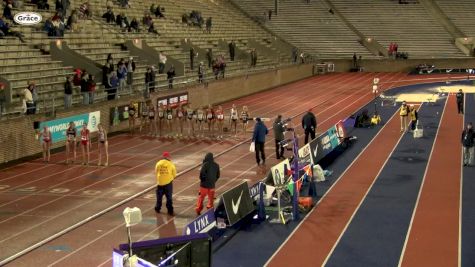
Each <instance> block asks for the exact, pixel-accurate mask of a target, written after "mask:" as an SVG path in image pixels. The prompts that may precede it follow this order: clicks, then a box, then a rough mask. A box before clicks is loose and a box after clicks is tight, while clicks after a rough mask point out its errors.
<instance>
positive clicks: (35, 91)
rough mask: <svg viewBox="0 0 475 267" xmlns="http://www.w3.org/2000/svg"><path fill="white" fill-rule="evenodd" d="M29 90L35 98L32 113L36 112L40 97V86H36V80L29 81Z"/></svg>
mask: <svg viewBox="0 0 475 267" xmlns="http://www.w3.org/2000/svg"><path fill="white" fill-rule="evenodd" d="M28 90H30V92H31V98H32V99H33V108H32V109H31V112H32V113H31V114H36V110H37V109H36V107H37V105H38V101H39V100H40V97H39V96H38V88H37V87H36V84H35V82H32V81H30V82H28Z"/></svg>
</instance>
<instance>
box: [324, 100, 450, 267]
mask: <svg viewBox="0 0 475 267" xmlns="http://www.w3.org/2000/svg"><path fill="white" fill-rule="evenodd" d="M444 106H445V98H444V99H441V100H439V101H438V103H436V104H435V105H427V104H424V105H423V106H422V107H421V109H420V111H419V119H420V122H421V123H422V124H423V125H424V138H420V139H414V138H413V137H412V134H405V136H403V138H402V139H401V141H400V143H399V144H398V145H397V147H396V149H395V151H394V152H393V154H392V155H391V157H390V158H389V160H388V162H387V164H386V165H385V166H384V168H383V170H382V171H381V173H380V175H379V177H378V178H377V180H376V182H375V183H374V185H373V187H372V188H371V189H370V192H369V193H368V195H367V197H366V199H365V200H364V202H363V203H362V205H361V207H360V208H359V210H358V211H357V213H356V214H355V216H354V218H353V220H352V221H351V223H350V225H349V226H348V228H347V230H346V232H345V233H344V235H343V236H342V238H341V240H340V242H339V243H338V244H337V246H336V247H335V250H334V251H333V254H332V255H331V256H330V258H329V260H328V262H327V265H326V266H353V267H354V266H365V267H368V266H385V267H391V266H397V265H398V262H399V257H400V254H401V251H402V247H403V245H404V240H405V237H406V233H407V230H408V227H409V223H410V220H411V216H412V212H413V210H414V207H415V204H416V199H417V195H418V192H419V188H420V186H421V182H422V179H423V176H424V173H425V169H426V166H427V164H428V159H429V155H430V152H431V149H432V146H433V144H434V141H435V135H436V132H437V128H438V126H439V122H440V119H441V114H442V110H443V108H444ZM437 112H438V114H437ZM381 145H384V144H381Z"/></svg>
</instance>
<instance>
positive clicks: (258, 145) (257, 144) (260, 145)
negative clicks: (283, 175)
mask: <svg viewBox="0 0 475 267" xmlns="http://www.w3.org/2000/svg"><path fill="white" fill-rule="evenodd" d="M264 144H265V143H264V142H262V143H261V142H255V150H256V162H257V165H259V163H261V158H260V157H259V155H260V156H261V157H262V163H265V162H266V155H265V153H264Z"/></svg>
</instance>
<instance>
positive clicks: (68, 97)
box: [64, 76, 73, 109]
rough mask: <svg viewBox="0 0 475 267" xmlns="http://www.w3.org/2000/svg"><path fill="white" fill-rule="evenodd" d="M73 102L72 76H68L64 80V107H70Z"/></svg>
mask: <svg viewBox="0 0 475 267" xmlns="http://www.w3.org/2000/svg"><path fill="white" fill-rule="evenodd" d="M72 103H73V76H68V77H67V78H66V81H65V82H64V108H65V109H69V108H71V106H72Z"/></svg>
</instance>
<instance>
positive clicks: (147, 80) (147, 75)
mask: <svg viewBox="0 0 475 267" xmlns="http://www.w3.org/2000/svg"><path fill="white" fill-rule="evenodd" d="M151 82H152V68H151V67H148V68H147V71H146V72H145V93H144V97H145V98H148V96H149V95H150V92H151V90H150V84H151Z"/></svg>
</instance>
